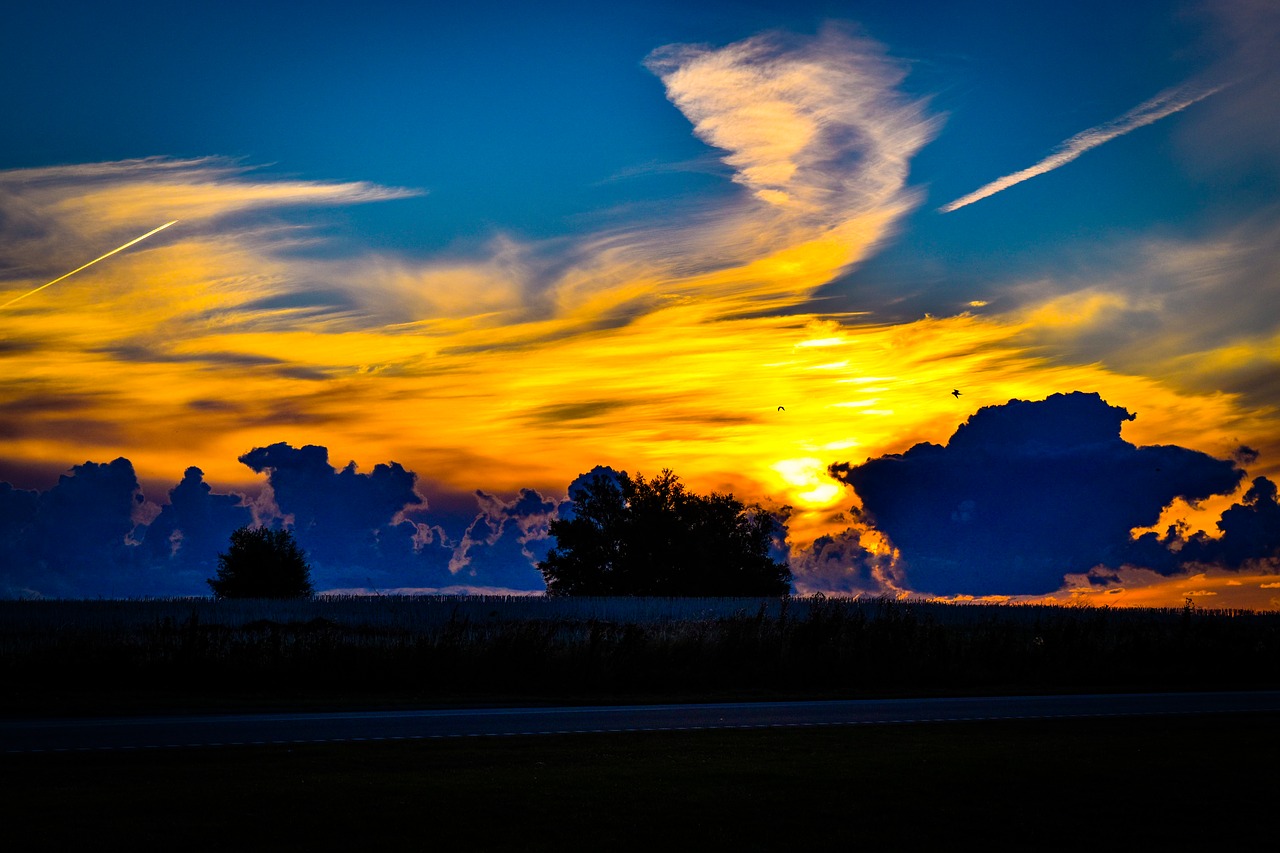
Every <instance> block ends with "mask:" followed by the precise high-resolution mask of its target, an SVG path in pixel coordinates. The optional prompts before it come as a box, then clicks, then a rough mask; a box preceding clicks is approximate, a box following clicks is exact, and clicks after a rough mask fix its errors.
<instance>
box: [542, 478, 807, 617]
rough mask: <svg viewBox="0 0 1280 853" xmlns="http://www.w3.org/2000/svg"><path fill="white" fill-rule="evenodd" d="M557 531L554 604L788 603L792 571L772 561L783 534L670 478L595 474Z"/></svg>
mask: <svg viewBox="0 0 1280 853" xmlns="http://www.w3.org/2000/svg"><path fill="white" fill-rule="evenodd" d="M570 498H572V500H573V509H572V511H571V512H568V513H566V514H565V516H564V517H562V518H558V519H556V520H554V521H552V522H551V526H550V533H551V535H552V536H554V537H555V539H556V547H554V548H552V549H551V550H550V551H549V552H547V558H546V559H545V560H543V561H542V562H541V563H539V564H538V569H539V571H541V572H542V577H543V579H544V580H545V581H546V583H547V594H548V595H553V596H555V595H654V596H767V595H785V594H786V593H787V592H788V591H789V590H790V588H791V570H790V568H788V566H787V564H786V563H782V562H778V561H776V560H774V559H772V558H770V557H769V546H770V544H771V543H772V541H773V538H774V535H775V534H776V533H777V532H779V531H780V530H781V528H782V525H781V524H780V523H779V522H778V521H777V520H776V519H775V518H774V517H773V516H771V515H769V514H768V513H766V512H765V511H764V510H762V509H761V508H760V507H758V506H752V507H747V506H744V505H743V504H742V502H741V501H738V500H736V499H735V498H734V497H733V495H732V494H724V495H722V494H716V493H714V492H713V493H712V494H711V495H709V496H707V497H702V496H700V495H697V494H694V493H693V492H690V491H688V490H686V489H685V487H684V485H683V484H681V483H680V480H679V478H678V477H676V475H675V474H673V473H672V472H671V471H670V470H669V469H664V470H663V472H662V473H661V474H659V475H658V476H657V477H654V478H653V479H652V480H645V478H644V477H643V476H642V475H640V474H637V475H636V476H635V478H634V479H633V478H631V477H629V476H628V475H627V474H626V473H625V472H624V473H623V474H621V475H619V476H617V477H616V478H615V477H611V476H608V475H603V474H597V475H596V476H595V477H593V478H591V479H590V480H589V481H588V482H587V484H586V485H585V486H583V487H581V488H579V489H577V490H575V492H574V493H573V494H571V495H570Z"/></svg>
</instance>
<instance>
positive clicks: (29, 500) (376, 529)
mask: <svg viewBox="0 0 1280 853" xmlns="http://www.w3.org/2000/svg"><path fill="white" fill-rule="evenodd" d="M240 461H242V462H243V463H244V464H245V465H247V466H248V467H249V468H251V469H252V470H253V471H255V472H257V473H260V474H264V475H265V476H266V483H265V484H264V488H263V490H262V493H261V494H260V495H258V496H257V497H256V498H253V499H251V498H250V497H249V496H246V495H241V494H234V493H233V494H218V493H216V492H214V490H213V489H212V487H211V486H209V485H208V484H207V483H205V482H204V474H203V472H202V471H201V470H200V469H199V468H195V467H191V468H188V469H187V470H186V472H185V473H184V474H183V477H182V480H181V481H180V482H178V483H177V484H176V485H175V486H174V487H173V488H171V489H170V490H169V492H168V498H169V499H168V503H166V504H164V505H162V506H158V507H157V506H156V505H155V504H152V503H147V502H145V501H144V499H143V495H142V492H141V489H140V487H139V485H138V481H137V478H136V477H135V476H134V473H133V466H132V465H131V464H130V462H129V461H128V460H127V459H117V460H115V461H114V462H111V463H108V464H97V463H93V462H87V463H85V464H84V465H78V466H76V467H74V468H72V469H71V470H70V472H69V473H66V474H64V475H63V476H62V477H61V478H60V479H59V481H58V484H57V485H55V486H54V487H52V488H50V489H49V490H47V491H39V490H34V489H32V490H24V489H20V488H16V487H14V486H13V485H11V484H10V483H7V482H0V596H3V597H14V596H18V597H27V596H41V595H42V596H65V597H85V596H90V597H92V596H98V595H101V596H140V595H207V594H208V592H209V590H208V587H207V585H206V584H205V580H206V579H207V578H209V577H211V576H212V575H213V573H214V572H215V571H216V568H217V558H218V554H219V553H221V552H223V551H225V550H226V545H227V541H228V539H229V538H230V535H231V532H232V531H233V530H235V529H236V528H238V527H241V526H243V525H246V524H253V523H260V524H266V525H269V526H276V527H279V526H284V527H288V528H290V529H292V530H293V531H294V533H295V535H296V537H297V539H298V542H299V544H300V545H301V546H302V548H303V549H304V551H305V552H306V553H307V556H308V559H309V560H310V561H311V563H312V566H313V570H314V571H313V579H314V581H315V583H316V587H317V588H318V589H321V590H324V589H342V590H360V589H364V590H369V591H379V590H395V589H401V590H403V589H463V588H467V589H471V588H474V589H481V588H483V589H505V590H508V591H541V590H542V589H543V584H542V576H541V575H540V574H539V573H538V571H537V569H536V568H535V564H536V563H537V562H538V561H539V560H541V559H543V558H544V557H545V555H546V551H547V549H548V548H549V546H550V541H549V539H548V526H549V525H550V522H551V520H552V519H554V518H555V517H556V514H557V513H558V512H559V510H560V509H561V508H562V507H563V506H566V505H567V504H566V503H565V502H564V501H563V499H560V498H548V497H544V496H543V495H541V494H539V493H538V492H537V491H535V490H533V489H522V490H521V491H520V492H519V493H517V494H516V495H514V496H512V497H511V498H505V497H501V496H498V495H493V494H489V493H487V492H483V491H476V492H474V493H472V494H470V495H458V494H456V493H450V492H446V491H440V487H439V486H438V485H437V486H435V487H434V488H433V494H437V493H438V494H439V496H440V497H439V504H440V506H439V509H435V508H431V507H428V505H427V501H426V499H425V498H424V497H423V496H422V494H421V493H420V492H419V491H418V488H417V486H418V482H417V475H416V474H415V473H413V472H411V471H407V470H405V469H404V467H403V466H401V465H400V464H398V463H395V462H389V463H385V464H379V465H376V466H374V468H373V470H372V471H370V472H369V473H361V472H359V471H358V470H357V469H356V466H355V463H348V464H347V465H346V466H345V467H343V468H341V469H338V468H334V467H333V466H332V465H330V464H329V451H328V449H327V448H325V447H320V446H315V445H307V446H304V447H298V448H295V447H292V446H290V445H288V444H286V443H278V444H273V445H270V446H267V447H258V448H254V449H253V450H251V451H249V452H248V453H246V454H244V455H243V456H242V457H241V458H240ZM598 470H607V469H598Z"/></svg>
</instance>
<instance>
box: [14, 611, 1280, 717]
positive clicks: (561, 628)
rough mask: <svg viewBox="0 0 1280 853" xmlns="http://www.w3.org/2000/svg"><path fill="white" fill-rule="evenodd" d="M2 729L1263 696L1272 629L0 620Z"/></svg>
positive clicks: (811, 614)
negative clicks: (459, 707)
mask: <svg viewBox="0 0 1280 853" xmlns="http://www.w3.org/2000/svg"><path fill="white" fill-rule="evenodd" d="M0 680H2V682H3V683H4V684H5V686H6V688H7V689H6V690H4V691H3V692H2V693H0V696H2V697H3V698H2V699H0V713H6V714H10V715H15V714H16V715H33V714H36V715H46V714H76V713H90V714H101V713H146V712H152V711H164V710H191V709H199V710H204V709H214V710H232V709H238V708H259V709H264V708H286V707H287V708H306V707H317V708H319V707H343V706H345V707H375V706H387V705H403V704H411V705H429V704H447V703H494V702H497V703H503V702H522V703H528V702H551V703H566V702H615V701H621V700H625V701H644V700H647V699H664V700H689V701H699V700H701V701H705V700H719V699H730V698H783V697H811V698H820V697H862V696H877V695H879V696H885V695H908V694H914V695H931V694H933V695H941V694H966V693H968V694H977V693H989V694H993V693H1016V692H1046V693H1047V692H1073V691H1134V690H1201V689H1249V688H1276V687H1280V613H1277V612H1251V611H1220V610H1204V609H1194V608H1191V607H1187V608H1182V609H1143V610H1139V609H1106V608H1076V607H1046V606H1010V605H1004V606H998V605H955V604H938V603H921V602H901V601H892V600H885V599H874V600H863V601H850V600H838V599H822V598H820V597H817V598H803V599H802V598H784V599H689V600H681V599H575V600H564V599H546V598H536V599H528V598H525V599H521V598H482V597H477V598H444V597H441V598H359V599H352V598H346V599H327V600H326V599H318V600H309V601H295V602H270V601H256V602H255V601H248V602H236V601H223V602H218V601H212V600H209V599H189V600H160V601H2V602H0Z"/></svg>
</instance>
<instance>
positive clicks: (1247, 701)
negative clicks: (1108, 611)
mask: <svg viewBox="0 0 1280 853" xmlns="http://www.w3.org/2000/svg"><path fill="white" fill-rule="evenodd" d="M1248 711H1269V712H1280V691H1258V692H1241V693H1146V694H1136V693H1135V694H1096V695H1083V696H1081V695H1076V696H994V697H976V698H959V699H865V700H850V701H838V702H734V703H719V704H706V705H623V706H618V705H611V706H601V707H570V708H476V709H465V710H462V709H447V710H422V711H362V712H348V713H323V714H240V715H218V716H171V717H130V718H119V719H88V720H86V719H78V720H0V752H3V753H20V752H69V751H91V750H125V749H163V748H178V747H193V746H231V745H243V744H277V743H326V742H335V741H361V740H418V739H427V738H457V737H493V736H503V735H539V734H570V733H584V732H631V731H682V730H692V729H732V728H773V727H794V726H846V725H875V724H890V723H920V722H942V721H961V720H1018V719H1061V718H1072V717H1106V716H1134V715H1152V714H1227V713H1240V712H1248Z"/></svg>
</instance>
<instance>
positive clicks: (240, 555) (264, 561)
mask: <svg viewBox="0 0 1280 853" xmlns="http://www.w3.org/2000/svg"><path fill="white" fill-rule="evenodd" d="M208 583H209V586H210V587H211V588H212V589H213V594H214V596H216V597H217V598H303V597H306V596H308V595H311V594H312V592H313V590H312V587H311V566H310V565H309V564H308V563H307V558H306V555H305V554H303V552H302V549H301V548H299V547H298V543H297V542H296V541H294V538H293V534H292V533H290V532H289V531H288V530H271V529H270V528H266V527H241V528H240V529H239V530H236V531H235V532H234V533H232V534H231V545H230V547H229V548H228V549H227V552H226V553H225V554H219V555H218V576H217V578H209V581H208Z"/></svg>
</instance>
